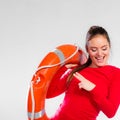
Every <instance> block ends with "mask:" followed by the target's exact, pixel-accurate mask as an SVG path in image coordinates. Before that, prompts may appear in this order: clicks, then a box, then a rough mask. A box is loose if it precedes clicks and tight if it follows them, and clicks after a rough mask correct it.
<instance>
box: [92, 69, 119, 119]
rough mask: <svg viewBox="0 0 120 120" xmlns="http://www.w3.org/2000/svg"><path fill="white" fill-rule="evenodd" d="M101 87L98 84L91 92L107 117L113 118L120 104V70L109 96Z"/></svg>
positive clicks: (116, 74)
mask: <svg viewBox="0 0 120 120" xmlns="http://www.w3.org/2000/svg"><path fill="white" fill-rule="evenodd" d="M100 89H101V88H100V87H99V86H96V87H95V88H94V89H93V90H92V91H91V92H90V93H91V94H92V97H93V100H94V101H95V102H96V103H97V105H98V106H99V108H100V109H101V110H102V112H103V113H104V114H105V115H106V116H107V117H109V118H112V117H113V116H114V115H115V113H116V111H117V109H118V107H119V104H120V95H119V91H120V70H119V71H117V73H115V74H114V77H113V81H112V83H111V86H110V87H109V95H108V96H104V95H103V94H102V93H101V90H100Z"/></svg>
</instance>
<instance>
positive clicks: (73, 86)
mask: <svg viewBox="0 0 120 120" xmlns="http://www.w3.org/2000/svg"><path fill="white" fill-rule="evenodd" d="M70 72H71V70H70V69H68V70H67V68H66V67H62V68H61V69H60V70H59V71H58V72H57V74H56V75H55V76H54V78H53V81H52V82H51V85H50V88H49V89H48V94H47V97H48V98H49V97H54V96H56V95H59V94H60V93H62V92H64V91H65V97H64V100H63V102H62V104H61V105H60V107H59V109H58V110H57V112H56V114H55V116H54V117H53V118H51V120H96V118H97V116H98V114H99V112H100V111H102V112H103V113H104V114H105V115H106V116H107V117H109V118H111V117H113V116H114V115H115V113H116V111H117V109H118V106H119V103H120V95H119V91H120V69H119V68H116V67H114V66H110V65H107V66H103V67H100V68H90V67H87V68H85V69H83V70H82V71H80V72H79V73H80V74H82V75H83V76H84V77H85V78H86V79H88V80H90V81H91V82H93V83H94V84H96V87H95V88H94V89H93V90H92V91H86V90H84V89H79V87H78V83H79V80H77V79H76V78H75V77H73V79H72V81H71V83H70V84H69V87H68V88H66V80H67V77H68V75H69V73H70Z"/></svg>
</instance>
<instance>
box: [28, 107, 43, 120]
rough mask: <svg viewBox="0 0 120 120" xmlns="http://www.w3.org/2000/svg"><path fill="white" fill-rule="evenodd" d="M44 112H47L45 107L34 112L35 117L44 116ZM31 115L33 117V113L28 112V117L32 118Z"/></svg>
mask: <svg viewBox="0 0 120 120" xmlns="http://www.w3.org/2000/svg"><path fill="white" fill-rule="evenodd" d="M44 114H45V109H43V110H41V111H40V112H36V113H34V119H38V118H41V117H43V115H44ZM31 117H32V113H31V112H28V118H31Z"/></svg>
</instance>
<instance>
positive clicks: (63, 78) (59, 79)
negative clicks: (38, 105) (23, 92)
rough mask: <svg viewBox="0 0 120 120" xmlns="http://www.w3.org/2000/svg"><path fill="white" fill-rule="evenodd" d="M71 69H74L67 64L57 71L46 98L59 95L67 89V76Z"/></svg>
mask: <svg viewBox="0 0 120 120" xmlns="http://www.w3.org/2000/svg"><path fill="white" fill-rule="evenodd" d="M71 71H72V69H68V68H67V67H66V66H63V67H61V68H60V69H59V70H58V71H57V73H56V74H55V75H54V77H53V79H52V81H51V83H50V85H49V88H48V92H47V96H46V98H52V97H55V96H58V95H60V94H61V93H63V92H64V91H65V90H66V82H67V77H68V75H69V74H70V72H71Z"/></svg>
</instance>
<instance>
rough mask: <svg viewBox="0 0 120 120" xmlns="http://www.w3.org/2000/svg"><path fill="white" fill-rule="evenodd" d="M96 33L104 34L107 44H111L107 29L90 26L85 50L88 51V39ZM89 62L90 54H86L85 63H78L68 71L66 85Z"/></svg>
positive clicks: (90, 61)
mask: <svg viewBox="0 0 120 120" xmlns="http://www.w3.org/2000/svg"><path fill="white" fill-rule="evenodd" d="M96 35H103V36H105V37H106V39H107V41H108V43H109V45H110V46H111V43H110V38H109V35H108V33H107V31H106V30H105V29H104V28H103V27H100V26H91V27H90V29H89V30H88V32H87V35H86V45H85V47H86V51H88V41H89V40H91V39H92V38H93V37H95V36H96ZM91 63H92V60H91V58H90V56H88V60H87V62H86V63H85V64H83V65H79V66H78V67H76V68H75V69H73V70H72V72H71V73H70V75H69V76H68V79H67V86H68V85H69V83H70V82H71V80H72V77H73V74H74V73H75V72H77V71H81V70H83V69H84V68H86V67H88V66H89V65H90V64H91Z"/></svg>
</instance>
